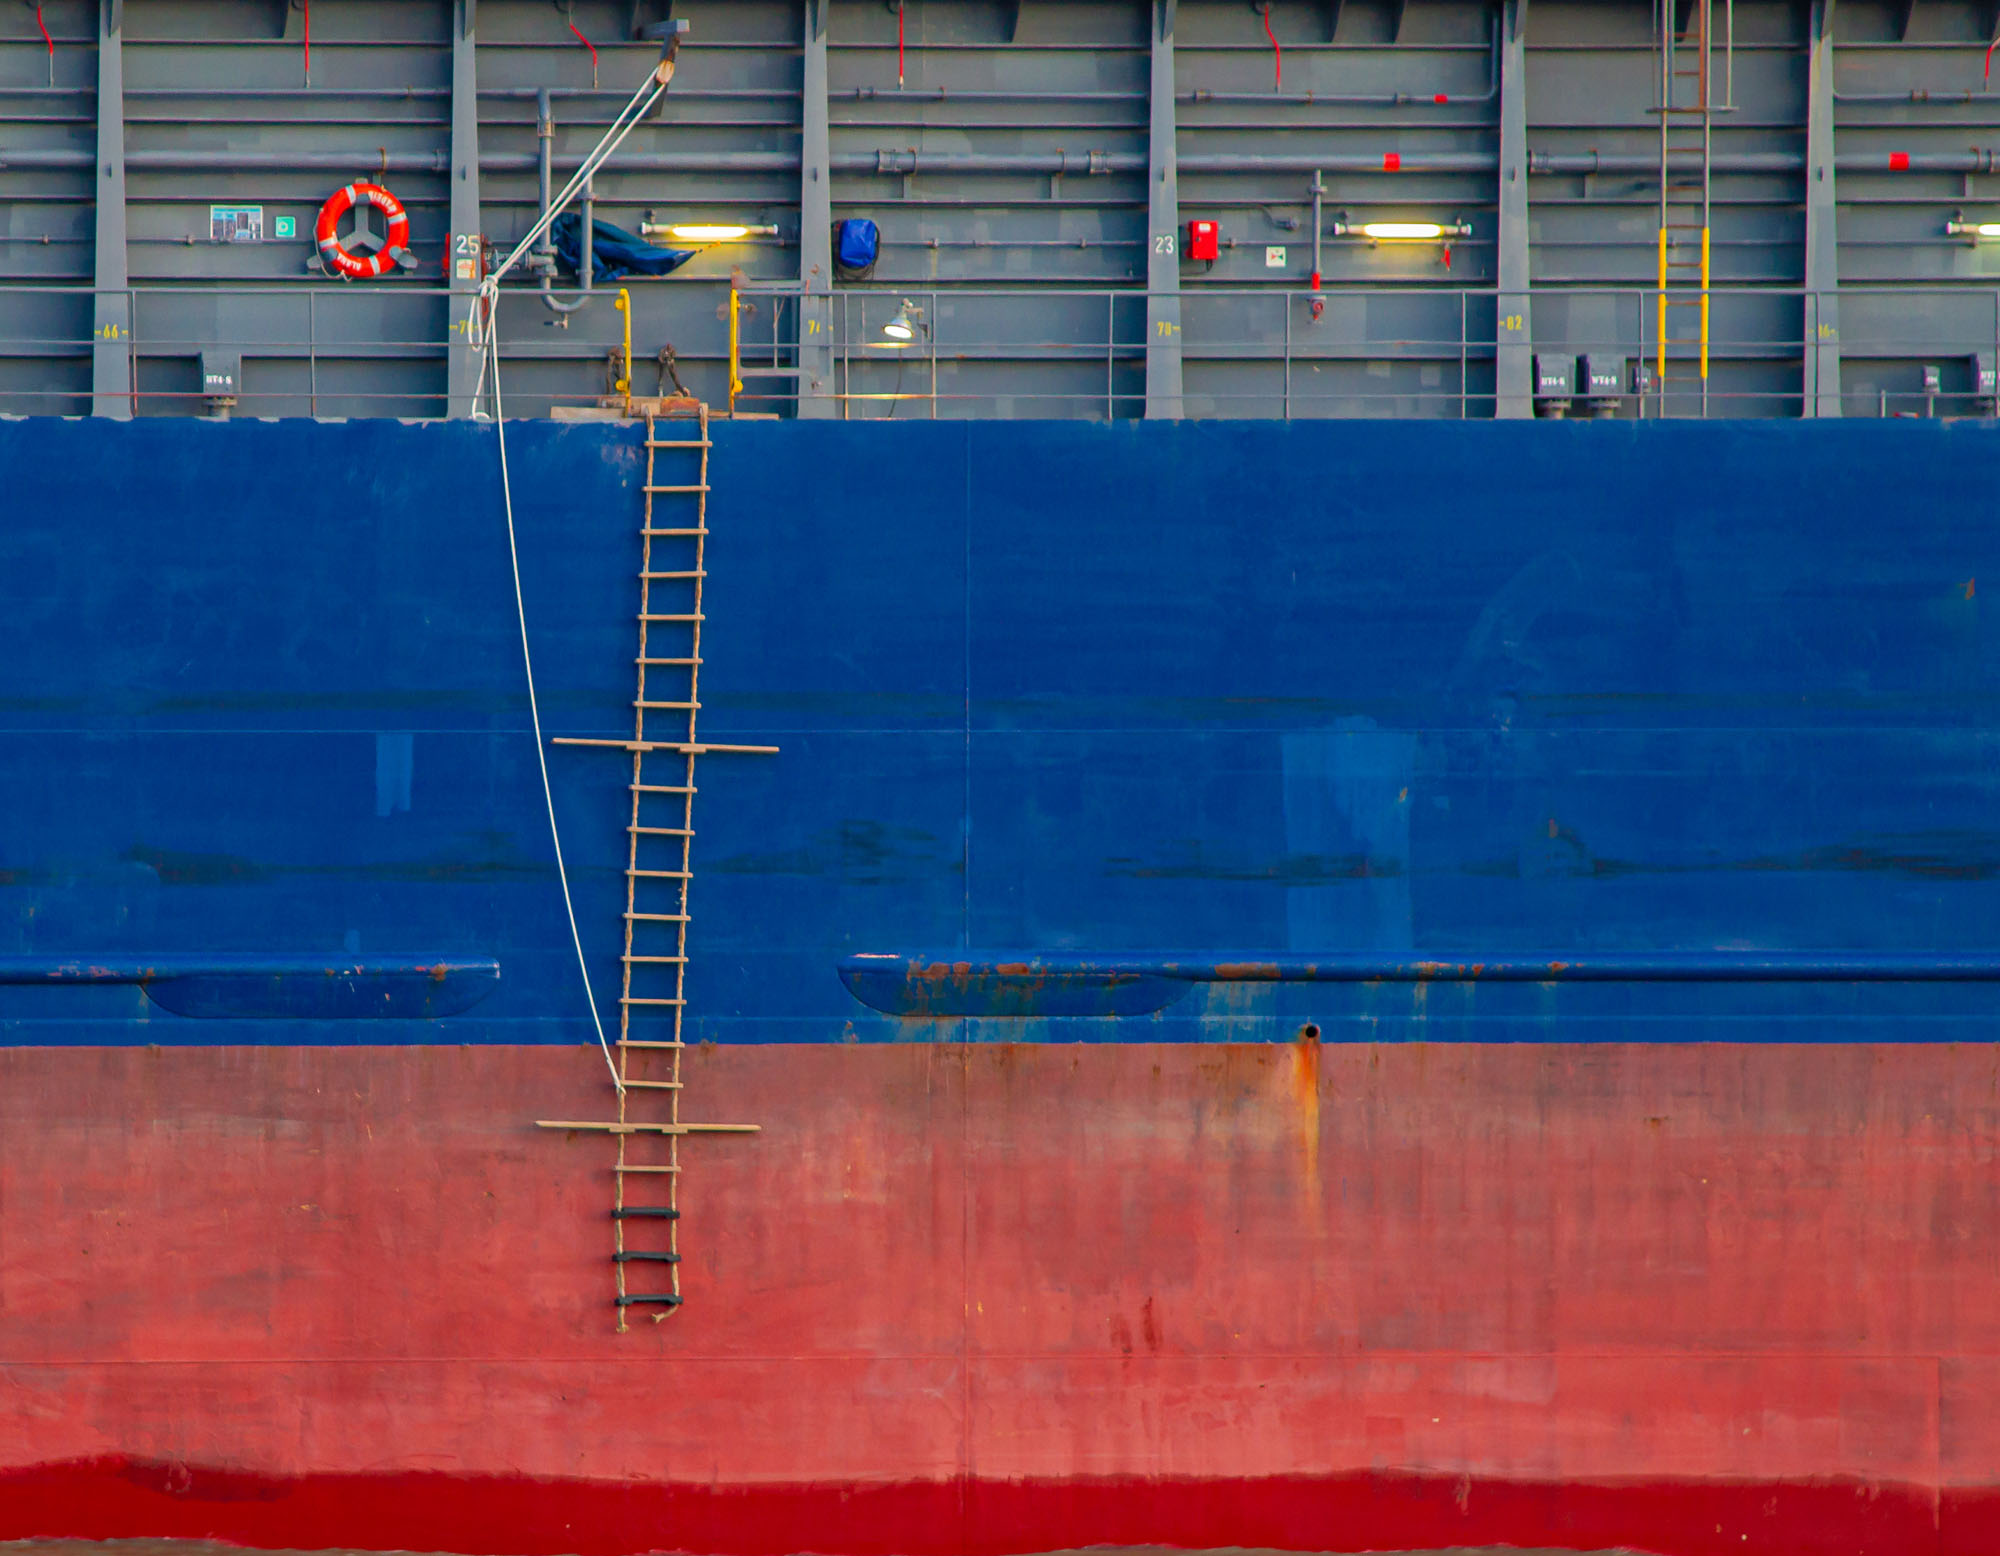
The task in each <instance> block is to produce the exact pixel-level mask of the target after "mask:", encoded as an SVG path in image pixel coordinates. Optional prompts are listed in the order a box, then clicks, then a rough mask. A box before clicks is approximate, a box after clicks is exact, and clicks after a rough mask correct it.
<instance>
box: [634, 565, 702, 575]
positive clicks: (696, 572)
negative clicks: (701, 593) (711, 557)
mask: <svg viewBox="0 0 2000 1556" xmlns="http://www.w3.org/2000/svg"><path fill="white" fill-rule="evenodd" d="M639 576H640V577H641V578H706V577H707V576H708V573H707V572H706V571H705V570H704V569H702V568H699V567H695V568H688V569H686V570H685V571H682V572H677V573H641V574H640V575H639Z"/></svg>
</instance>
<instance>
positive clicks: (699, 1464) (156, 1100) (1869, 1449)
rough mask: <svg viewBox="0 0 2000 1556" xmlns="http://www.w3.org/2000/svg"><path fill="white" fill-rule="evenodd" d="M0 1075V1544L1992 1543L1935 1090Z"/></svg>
mask: <svg viewBox="0 0 2000 1556" xmlns="http://www.w3.org/2000/svg"><path fill="white" fill-rule="evenodd" d="M689 1059H690V1062H689V1080H690V1084H691V1090H690V1093H689V1103H688V1114H689V1116H692V1117H698V1118H716V1119H723V1120H731V1121H734V1120H754V1121H757V1122H761V1123H763V1124H764V1125H765V1126H766V1132H765V1133H764V1134H763V1135H761V1136H758V1137H756V1138H753V1139H726V1140H725V1139H711V1140H702V1141H698V1142H695V1143H693V1144H691V1145H690V1147H689V1149H688V1163H689V1173H688V1177H687V1182H686V1192H685V1197H684V1205H685V1207H686V1211H687V1217H688V1219H687V1223H686V1228H685V1242H684V1246H685V1247H686V1249H687V1252H688V1255H689V1262H688V1266H687V1270H686V1289H687V1291H688V1294H689V1307H688V1308H687V1309H686V1310H685V1311H684V1312H683V1313H681V1314H680V1315H678V1316H676V1317H674V1318H672V1319H670V1320H668V1321H667V1322H666V1323H664V1324H661V1325H658V1326H655V1325H653V1324H650V1323H644V1322H641V1323H639V1324H638V1325H637V1327H635V1329H634V1331H633V1332H632V1333H630V1334H627V1335H623V1336H620V1335H617V1334H615V1333H613V1332H612V1322H611V1310H610V1307H609V1304H608V1301H607V1300H606V1299H607V1297H608V1295H609V1291H610V1266H609V1263H608V1259H607V1257H606V1255H607V1253H608V1247H609V1220H608V1217H607V1214H606V1210H607V1207H608V1203H609V1175H608V1173H607V1172H606V1171H605V1168H606V1166H607V1165H608V1162H609V1146H608V1145H607V1143H606V1142H605V1141H604V1140H603V1139H602V1138H601V1137H594V1136H577V1137H564V1136H559V1135H550V1134H543V1133H537V1132H536V1131H534V1130H532V1129H531V1128H529V1127H528V1122H529V1120H531V1119H532V1118H533V1117H536V1116H543V1117H547V1116H565V1117H584V1118H587V1117H594V1116H600V1115H601V1112H602V1110H603V1108H604V1106H605V1099H604V1095H603V1088H602V1087H601V1085H600V1084H599V1081H598V1077H599V1076H601V1074H602V1070H601V1067H599V1065H598V1063H597V1061H596V1060H595V1058H594V1055H591V1054H583V1053H579V1052H577V1051H576V1050H550V1049H518V1048H516V1049H506V1048H501V1049H436V1048H433V1049H311V1050H278V1049H250V1048H238V1049H197V1050H178V1051H166V1052H161V1051H149V1050H145V1049H90V1050H69V1051H63V1050H46V1049H42V1050H7V1051H0V1538H13V1537H24V1536H34V1535H40V1536H80V1537H105V1536H116V1535H189V1536H194V1535H205V1536H213V1537H217V1538H223V1539H229V1540H235V1541H240V1542H243V1543H247V1544H255V1545H267V1546H294V1547H296V1546H325V1545H356V1546H364V1547H385V1548H386V1547H391V1546H396V1547H404V1548H410V1547H417V1548H425V1547H429V1548H435V1549H453V1550H461V1551H469V1552H482V1553H483V1552H495V1553H502V1552H533V1553H542V1552H560V1551H578V1552H585V1553H599V1552H603V1553H617V1552H624V1551H631V1550H645V1549H655V1548H659V1549H682V1550H696V1551H713V1552H741V1553H745V1556H761V1553H780V1552H790V1551H795V1550H814V1551H831V1552H855V1553H877V1552H880V1553H888V1552H902V1553H926V1556H927V1553H930V1552H939V1553H943V1552H959V1551H963V1552H971V1553H996V1556H997V1553H1005V1552H1014V1551H1031V1550H1048V1549H1053V1548H1060V1547H1065V1546H1077V1545H1085V1544H1094V1543H1117V1544H1147V1543H1158V1544H1172V1545H1181V1546H1220V1545H1262V1546H1272V1547H1279V1548H1291V1549H1304V1550H1341V1549H1348V1550H1356V1549H1368V1548H1381V1547H1406V1548H1407V1547H1424V1546H1438V1545H1462V1544H1488V1543H1496V1544H1497V1543H1511V1544H1540V1545H1566V1546H1576V1547H1602V1546H1608V1545H1618V1544H1623V1545H1631V1546H1635V1547H1639V1548H1642V1549H1650V1550H1656V1551H1664V1552H1670V1553H1676V1556H1679V1553H1689V1556H1695V1553H1700V1556H1707V1553H1711V1552H1720V1551H1724V1550H1729V1551H1738V1552H1780V1551H1783V1552H1797V1551H1813V1552H1818V1551H1825V1552H1829V1553H1831V1552H1836V1551H1866V1552H1902V1551H1924V1552H1934V1551H1944V1552H1961V1551H1963V1552H1967V1553H1970V1552H1974V1551H1991V1550H1992V1549H1994V1548H1995V1547H1996V1546H2000V1495H1996V1492H1995V1490H1994V1488H1995V1487H1996V1486H2000V1410H1996V1408H1995V1406H1994V1404H1993V1401H1994V1400H1995V1399H1996V1398H2000V1300H1996V1299H2000V1175H1996V1174H1995V1172H1994V1164H1995V1158H1996V1155H2000V1058H1996V1053H1995V1051H1994V1050H1992V1049H1988V1048H1978V1049H1970V1048H1945V1047H1935V1046H1925V1047H1908V1048H1883V1049H1862V1048H1851V1047H1842V1048H1812V1047H1803V1046H1791V1047H1723V1046H1717V1045H1703V1046H1697V1045H1689V1046H1682V1047H1670V1046H1648V1047H1629V1048H1601V1047H1592V1048H1562V1047H1528V1046H1520V1047H1476V1048H1458V1047H1428V1048H1420V1047H1413V1048H1381V1049H1372V1048H1339V1049H1332V1048H1329V1049H1326V1050H1324V1051H1321V1050H1319V1049H1318V1048H1316V1047H1310V1046H1302V1047H1299V1048H1289V1049H1287V1048H1265V1047H1239V1048H1223V1047H1205V1048H1177V1047H1154V1046H1149V1045H1120V1046H1089V1047H1022V1048H1013V1047H976V1048H972V1049H962V1048H957V1047H932V1046H909V1047H894V1048H856V1047H834V1046H827V1047H789V1048H787V1047H768V1048H739V1049H724V1050H715V1051H709V1052H703V1053H699V1054H691V1055H690V1056H689Z"/></svg>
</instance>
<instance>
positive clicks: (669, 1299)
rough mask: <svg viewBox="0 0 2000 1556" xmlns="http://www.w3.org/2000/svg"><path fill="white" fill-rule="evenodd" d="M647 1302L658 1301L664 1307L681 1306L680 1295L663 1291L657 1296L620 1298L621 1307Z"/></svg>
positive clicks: (636, 1305) (635, 1305)
mask: <svg viewBox="0 0 2000 1556" xmlns="http://www.w3.org/2000/svg"><path fill="white" fill-rule="evenodd" d="M647 1302H657V1303H659V1304H660V1305H661V1306H662V1307H679V1306H680V1305H681V1299H680V1298H679V1297H676V1296H674V1295H673V1294H672V1293H662V1294H661V1295H659V1296H656V1297H620V1298H618V1305H619V1306H620V1307H639V1306H641V1305H642V1304H644V1303H647Z"/></svg>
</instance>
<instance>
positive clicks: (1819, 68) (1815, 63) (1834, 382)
mask: <svg viewBox="0 0 2000 1556" xmlns="http://www.w3.org/2000/svg"><path fill="white" fill-rule="evenodd" d="M1809 25H1810V27H1811V35H1810V39H1809V43H1810V50H1811V52H1810V59H1809V62H1808V65H1807V69H1806V292H1807V294H1808V295H1809V296H1811V297H1812V298H1813V299H1814V300H1815V304H1816V306H1814V307H1812V308H1807V309H1804V310H1802V316H1803V318H1804V321H1805V327H1806V331H1807V339H1806V341H1805V353H1804V355H1805V384H1804V389H1805V394H1804V407H1803V408H1804V413H1805V414H1806V415H1808V416H1838V415H1839V414H1840V291H1839V287H1840V255H1839V231H1838V228H1837V226H1836V223H1835V213H1834V204H1833V172H1834V160H1833V0H1814V3H1813V6H1812V12H1811V22H1810V24H1809Z"/></svg>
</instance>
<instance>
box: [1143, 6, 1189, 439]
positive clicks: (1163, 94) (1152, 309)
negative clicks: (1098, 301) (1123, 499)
mask: <svg viewBox="0 0 2000 1556" xmlns="http://www.w3.org/2000/svg"><path fill="white" fill-rule="evenodd" d="M1175 5H1176V0H1152V12H1153V16H1152V42H1153V77H1152V92H1151V96H1152V120H1151V133H1150V137H1149V140H1148V143H1147V144H1148V148H1149V151H1148V156H1147V168H1146V212H1147V221H1146V247H1147V249H1148V250H1149V251H1150V252H1149V253H1148V254H1147V255H1146V416H1147V418H1148V419H1149V420H1157V419H1160V418H1165V419H1168V420H1173V419H1177V418H1178V417H1179V416H1180V415H1181V256H1180V221H1181V197H1180V178H1179V171H1178V164H1177V162H1176V159H1175V150H1174V10H1175Z"/></svg>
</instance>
